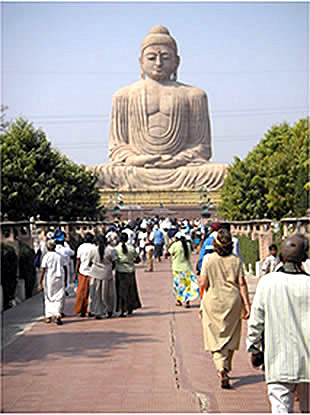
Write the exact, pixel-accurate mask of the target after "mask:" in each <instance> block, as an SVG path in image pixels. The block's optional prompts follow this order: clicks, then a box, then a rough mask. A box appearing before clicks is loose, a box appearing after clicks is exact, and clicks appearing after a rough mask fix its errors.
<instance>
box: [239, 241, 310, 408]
mask: <svg viewBox="0 0 310 415" xmlns="http://www.w3.org/2000/svg"><path fill="white" fill-rule="evenodd" d="M305 247H306V245H305V244H304V241H302V240H301V239H300V238H297V237H296V236H295V237H294V236H293V237H291V238H288V239H287V240H285V241H284V242H283V244H282V247H281V256H282V258H283V262H284V266H283V272H282V271H281V272H272V273H270V274H266V275H264V276H263V277H262V278H261V280H260V281H259V283H258V286H257V289H256V293H255V297H254V300H253V305H252V311H251V316H250V319H249V325H248V336H247V347H248V351H249V352H252V353H253V354H256V353H257V350H259V348H260V346H261V343H262V336H263V332H264V342H265V359H264V360H265V380H266V383H267V384H268V396H269V400H270V403H271V406H272V413H290V412H293V404H294V393H295V391H296V392H297V394H298V396H299V404H300V410H301V412H303V413H308V412H309V411H310V276H309V275H307V274H306V273H305V272H304V271H303V270H302V268H301V263H302V261H303V260H305V253H306V248H305Z"/></svg>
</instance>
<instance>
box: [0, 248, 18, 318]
mask: <svg viewBox="0 0 310 415" xmlns="http://www.w3.org/2000/svg"><path fill="white" fill-rule="evenodd" d="M0 249H1V284H2V289H3V309H4V310H6V309H8V308H9V307H10V302H11V301H12V300H13V299H14V295H15V289H16V285H17V276H16V273H17V255H16V252H15V249H14V248H13V247H12V246H10V245H7V244H3V243H1V244H0Z"/></svg>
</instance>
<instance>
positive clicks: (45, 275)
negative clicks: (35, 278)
mask: <svg viewBox="0 0 310 415" xmlns="http://www.w3.org/2000/svg"><path fill="white" fill-rule="evenodd" d="M46 245H47V250H48V252H47V253H46V254H45V255H44V257H43V259H42V264H41V268H42V270H41V275H40V281H39V285H38V291H39V292H40V291H41V290H42V288H43V292H44V305H45V322H46V323H51V321H52V319H54V320H55V323H56V324H57V325H62V320H61V310H62V305H63V301H64V298H65V271H64V267H65V262H64V259H63V257H62V256H61V255H60V254H58V253H57V252H55V249H56V243H55V241H54V240H49V241H47V243H46Z"/></svg>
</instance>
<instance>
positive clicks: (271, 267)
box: [262, 255, 280, 274]
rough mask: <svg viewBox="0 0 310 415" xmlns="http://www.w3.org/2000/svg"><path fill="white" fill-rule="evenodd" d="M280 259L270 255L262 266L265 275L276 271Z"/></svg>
mask: <svg viewBox="0 0 310 415" xmlns="http://www.w3.org/2000/svg"><path fill="white" fill-rule="evenodd" d="M279 262H280V258H279V257H278V255H277V256H273V255H269V256H268V257H267V258H266V259H265V261H264V263H263V266H262V272H263V274H268V273H269V272H273V271H275V269H276V266H277V265H278V264H279Z"/></svg>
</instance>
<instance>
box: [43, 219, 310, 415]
mask: <svg viewBox="0 0 310 415" xmlns="http://www.w3.org/2000/svg"><path fill="white" fill-rule="evenodd" d="M46 237H47V239H48V240H47V242H46V243H45V245H46V246H45V249H46V253H45V255H42V263H41V269H42V271H41V277H40V283H39V287H38V289H39V290H41V289H42V288H43V290H44V299H45V317H46V322H48V323H49V322H51V321H52V319H53V318H54V319H55V322H56V324H58V325H60V324H62V320H61V318H62V316H64V302H65V298H66V290H67V289H68V287H69V284H70V278H71V277H70V275H72V273H71V274H70V261H72V257H73V255H74V254H75V252H74V251H73V250H72V249H71V248H70V246H69V244H68V242H66V240H65V234H64V232H63V231H61V230H60V229H57V230H56V232H55V233H53V234H51V233H47V235H46ZM308 249H309V245H308V241H307V239H306V238H305V236H304V235H303V234H295V235H294V236H293V237H291V238H288V239H286V240H284V241H283V243H282V245H281V250H280V255H278V252H277V246H276V245H274V244H272V245H270V247H269V251H270V255H269V256H268V257H267V258H266V259H265V261H264V263H263V266H262V277H261V278H260V281H259V283H258V287H257V291H256V294H255V297H254V300H253V304H252V310H251V305H250V300H249V295H248V288H247V283H246V279H245V276H244V267H243V260H242V257H241V253H240V249H239V244H238V239H237V238H235V237H233V236H232V235H231V233H230V229H229V226H228V225H227V224H225V223H224V224H223V223H218V222H215V223H213V224H212V225H207V226H203V225H202V224H201V222H200V220H196V221H191V222H190V221H188V220H170V219H168V218H158V217H155V218H150V219H143V220H139V219H137V220H135V221H133V222H129V223H128V222H127V223H115V224H113V225H111V226H109V228H108V229H107V231H106V232H105V233H104V234H102V235H98V236H97V237H95V236H94V235H92V234H91V233H87V234H86V235H85V238H84V241H83V243H82V244H81V245H80V246H79V247H78V249H77V252H76V265H75V270H74V273H73V274H74V275H73V282H75V281H78V285H77V293H76V301H75V306H74V312H75V313H76V314H79V315H80V316H81V317H86V316H88V317H94V318H96V319H102V318H104V317H106V318H111V317H112V316H113V315H117V316H118V317H127V316H129V315H131V314H132V313H133V311H134V310H136V309H139V308H140V307H141V301H140V297H139V292H138V285H137V281H136V274H135V268H136V264H138V263H144V264H145V268H144V270H145V271H146V272H153V271H154V268H155V267H156V263H159V262H160V261H162V258H163V257H164V258H168V257H170V258H171V267H172V269H171V277H172V278H171V281H172V282H171V285H172V286H173V289H174V293H175V299H176V306H184V307H185V308H189V307H190V306H191V302H193V301H195V300H196V299H199V298H200V317H201V321H202V330H203V339H204V346H205V350H206V351H208V352H211V353H212V357H213V360H214V364H215V366H216V369H217V372H218V376H219V379H220V386H221V387H222V388H224V389H230V388H231V384H230V378H229V372H230V371H231V370H232V360H233V355H234V352H235V350H237V349H238V348H239V345H240V337H241V321H242V319H245V320H249V322H248V336H247V350H248V352H249V353H251V361H252V364H253V367H255V368H261V369H262V370H263V371H264V372H265V379H266V382H267V383H268V394H269V399H270V403H271V406H272V412H273V413H280V412H281V413H289V412H292V410H293V403H294V394H295V392H296V391H297V392H298V396H299V401H300V410H301V412H309V410H310V372H309V368H310V362H309V340H310V325H309V324H308V321H310V278H309V277H310V276H309V274H307V272H306V268H307V262H306V260H307V251H308ZM193 252H195V253H196V254H198V260H197V263H196V264H195V265H196V269H195V270H194V268H195V267H193V261H192V253H193ZM71 269H72V267H71ZM305 322H306V323H305Z"/></svg>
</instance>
